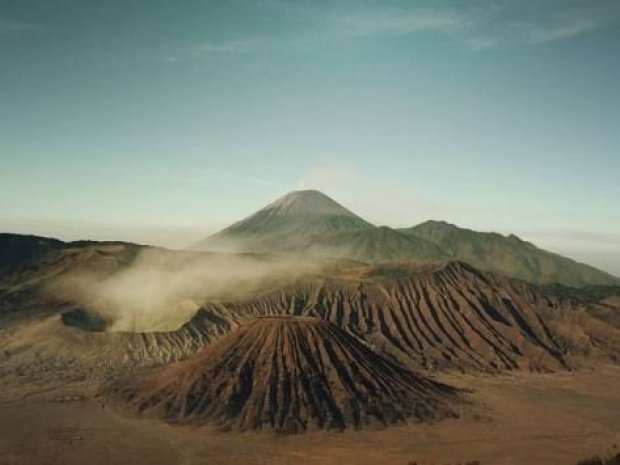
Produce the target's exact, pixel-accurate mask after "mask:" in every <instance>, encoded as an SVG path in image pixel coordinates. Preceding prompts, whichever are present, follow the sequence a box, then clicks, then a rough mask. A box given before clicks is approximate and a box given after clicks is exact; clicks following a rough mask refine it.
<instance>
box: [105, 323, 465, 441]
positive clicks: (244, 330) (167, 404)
mask: <svg viewBox="0 0 620 465" xmlns="http://www.w3.org/2000/svg"><path fill="white" fill-rule="evenodd" d="M106 395H107V396H108V398H112V399H118V398H120V399H122V400H124V401H125V402H128V403H129V405H130V406H132V407H133V408H135V409H137V410H138V411H140V412H144V411H148V412H150V413H152V414H155V415H157V416H160V417H163V418H164V419H167V420H169V421H175V422H177V421H178V422H182V423H193V424H211V425H217V426H219V427H223V428H225V429H234V430H275V431H281V432H289V433H294V432H303V431H306V430H308V429H343V428H347V427H353V428H361V427H365V426H370V425H375V424H379V425H389V424H394V423H398V422H403V421H406V420H412V421H430V420H435V419H440V418H443V417H446V416H454V413H453V411H452V410H451V408H450V401H453V400H456V398H457V396H456V393H455V391H454V390H453V389H452V388H450V387H448V386H446V385H442V384H439V383H436V382H433V381H430V380H428V379H426V378H424V377H423V376H420V375H417V374H415V373H413V372H411V371H409V370H408V369H406V368H404V367H403V366H401V365H399V364H397V363H395V362H392V361H390V360H389V359H387V358H385V357H383V356H381V355H379V354H377V353H375V352H373V351H372V350H370V349H369V348H368V347H367V346H366V345H365V344H363V343H362V342H360V341H359V340H358V339H357V338H355V337H354V336H352V335H350V334H347V333H346V332H344V331H342V330H340V329H338V328H337V327H336V326H334V325H332V324H330V323H328V322H325V321H320V320H318V319H315V318H307V317H305V318H304V317H264V318H258V319H256V320H254V321H251V322H250V323H248V324H246V325H243V326H241V327H240V328H239V329H237V330H236V331H234V332H233V333H231V334H230V335H228V336H226V337H224V338H223V339H221V340H220V341H219V342H217V343H215V344H214V345H212V346H210V347H207V348H206V349H204V350H203V351H202V352H200V353H199V354H197V355H196V356H195V357H192V358H190V359H188V360H186V361H183V362H180V363H177V364H173V365H170V366H168V367H165V368H163V369H162V370H160V371H158V372H155V373H152V374H150V375H148V376H146V377H145V378H143V379H138V380H135V379H129V380H121V381H119V382H116V383H114V384H113V385H112V386H111V387H109V388H108V389H107V390H106Z"/></svg>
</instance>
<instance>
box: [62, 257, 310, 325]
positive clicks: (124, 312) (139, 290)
mask: <svg viewBox="0 0 620 465" xmlns="http://www.w3.org/2000/svg"><path fill="white" fill-rule="evenodd" d="M321 268H322V262H321V261H318V260H309V259H301V258H295V257H273V256H264V255H251V254H217V253H213V254H212V253H190V252H173V251H168V250H163V249H151V248H149V249H144V250H142V251H141V252H140V253H139V254H138V255H137V256H136V258H135V259H134V260H133V261H132V262H130V263H129V264H124V265H120V266H118V267H116V268H114V269H112V270H110V269H106V271H101V269H99V270H95V271H93V270H92V269H86V270H81V271H73V272H70V273H68V274H65V275H63V277H62V278H60V279H58V280H56V281H55V282H54V286H53V291H54V292H56V293H57V294H62V295H63V297H64V298H65V299H67V300H71V301H74V302H77V303H78V304H80V305H81V306H83V307H84V309H86V310H87V311H88V312H90V313H92V314H94V315H96V316H97V318H98V319H103V320H105V321H106V322H108V324H107V328H106V330H108V331H170V330H175V329H177V328H178V327H179V326H181V325H182V324H183V323H185V322H186V321H188V320H189V319H190V318H191V317H192V316H193V315H194V314H195V313H196V311H197V310H198V309H199V308H200V306H201V305H202V304H203V303H204V302H205V301H207V300H232V299H242V298H246V297H250V296H251V295H252V294H253V293H256V292H259V291H265V290H268V289H270V288H273V287H275V286H281V285H284V284H286V283H289V282H292V281H294V280H295V279H296V278H298V277H299V276H301V275H304V274H309V273H316V272H318V271H320V269H321Z"/></svg>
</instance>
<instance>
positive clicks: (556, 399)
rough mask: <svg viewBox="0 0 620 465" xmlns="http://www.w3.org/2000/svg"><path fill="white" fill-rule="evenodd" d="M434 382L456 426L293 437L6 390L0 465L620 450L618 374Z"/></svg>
mask: <svg viewBox="0 0 620 465" xmlns="http://www.w3.org/2000/svg"><path fill="white" fill-rule="evenodd" d="M438 379H440V380H441V381H445V382H448V383H451V384H453V385H457V386H460V387H465V388H470V389H472V390H473V391H472V393H471V394H469V395H468V398H469V399H470V400H472V401H473V403H472V406H470V407H466V408H465V409H464V410H463V411H462V412H461V418H460V419H458V420H445V421H441V422H438V423H434V424H429V425H407V426H400V427H391V428H386V429H382V430H378V431H363V432H357V431H345V432H343V433H330V432H312V433H307V434H300V435H292V436H282V435H274V434H272V433H242V434H240V433H219V432H216V431H213V430H210V429H205V428H191V427H174V426H170V425H168V424H165V423H163V422H161V421H157V420H143V419H142V420H139V419H134V418H131V417H123V416H120V415H119V414H118V413H115V412H113V411H111V410H109V409H102V408H101V407H99V405H98V403H97V402H96V400H95V399H94V398H93V395H92V393H93V392H94V390H95V386H93V385H89V383H88V382H84V383H81V384H73V385H65V386H59V387H57V388H51V389H50V388H48V390H45V391H41V390H37V389H38V388H36V387H34V386H33V387H30V388H24V386H23V385H20V384H21V383H19V382H18V381H17V380H16V382H15V388H14V389H12V388H11V386H10V384H9V385H6V384H5V385H4V386H3V391H2V392H1V393H0V464H2V465H5V464H12V465H13V464H50V465H52V464H80V465H81V464H86V463H88V464H104V463H105V464H107V463H110V464H112V463H113V464H132V465H133V464H138V463H142V464H150V465H157V464H162V465H163V464H166V465H169V464H210V465H214V464H227V465H228V464H300V463H304V464H325V465H328V464H337V465H343V464H373V465H374V464H386V465H387V464H398V465H407V464H408V463H410V462H417V463H418V465H426V464H435V465H439V464H448V463H452V464H455V463H460V462H466V461H476V460H477V461H479V462H480V463H481V464H504V465H516V464H519V465H521V464H528V465H536V464H540V465H543V464H544V465H555V464H557V465H561V464H562V465H573V464H574V463H576V461H577V460H579V459H582V458H584V457H587V456H589V455H593V454H596V453H599V452H603V451H605V450H609V448H610V447H612V446H613V445H614V444H618V443H620V388H619V387H618V386H620V367H612V366H602V367H599V368H597V369H596V370H595V371H581V372H575V373H556V374H545V375H540V374H513V375H507V376H470V375H466V376H465V375H442V376H440V377H438ZM80 396H84V399H81V397H80ZM60 399H62V400H63V401H62V402H61V401H60Z"/></svg>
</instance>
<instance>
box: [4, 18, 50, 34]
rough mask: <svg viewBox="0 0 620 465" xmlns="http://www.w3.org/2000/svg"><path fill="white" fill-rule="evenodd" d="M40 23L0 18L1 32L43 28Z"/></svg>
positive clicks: (11, 32) (17, 32)
mask: <svg viewBox="0 0 620 465" xmlns="http://www.w3.org/2000/svg"><path fill="white" fill-rule="evenodd" d="M41 29H42V28H41V26H40V25H39V24H33V23H26V22H20V21H9V20H6V19H0V34H19V33H23V32H33V31H39V30H41Z"/></svg>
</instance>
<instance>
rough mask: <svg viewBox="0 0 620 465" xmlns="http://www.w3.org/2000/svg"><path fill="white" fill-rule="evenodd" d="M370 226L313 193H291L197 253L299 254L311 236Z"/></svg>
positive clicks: (203, 243)
mask: <svg viewBox="0 0 620 465" xmlns="http://www.w3.org/2000/svg"><path fill="white" fill-rule="evenodd" d="M373 227H374V226H373V225H371V224H370V223H368V222H367V221H366V220H364V219H362V218H360V217H359V216H357V215H356V214H355V213H353V212H351V211H349V210H347V209H346V208H345V207H343V206H342V205H340V204H339V203H337V202H336V201H334V200H332V199H331V198H329V197H328V196H326V195H325V194H323V193H321V192H319V191H315V190H302V191H294V192H291V193H289V194H287V195H285V196H283V197H281V198H279V199H278V200H276V201H275V202H273V203H271V204H269V205H267V206H266V207H265V208H262V209H261V210H259V211H258V212H256V213H254V214H253V215H251V216H249V217H248V218H245V219H243V220H241V221H239V222H237V223H235V224H233V225H232V226H229V227H228V228H226V229H224V230H222V231H220V232H219V233H217V234H214V235H213V236H210V237H208V238H206V239H205V240H203V241H201V242H200V243H198V244H197V245H196V246H195V248H196V249H199V250H220V251H229V250H232V251H240V250H241V251H253V252H257V251H262V252H264V251H269V252H273V251H299V249H300V247H303V246H305V245H306V243H307V241H308V240H309V239H310V238H312V237H313V236H316V235H320V234H326V233H330V234H333V233H337V232H343V231H359V230H364V229H371V228H373Z"/></svg>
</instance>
